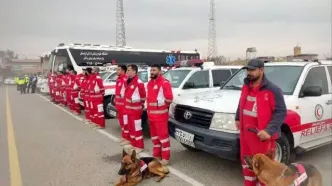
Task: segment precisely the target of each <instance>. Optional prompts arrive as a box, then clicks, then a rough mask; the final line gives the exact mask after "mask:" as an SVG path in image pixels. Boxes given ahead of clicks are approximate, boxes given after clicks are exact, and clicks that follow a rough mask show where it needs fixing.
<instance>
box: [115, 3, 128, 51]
mask: <svg viewBox="0 0 332 186" xmlns="http://www.w3.org/2000/svg"><path fill="white" fill-rule="evenodd" d="M116 46H122V47H124V46H126V28H125V22H124V10H123V0H117V1H116Z"/></svg>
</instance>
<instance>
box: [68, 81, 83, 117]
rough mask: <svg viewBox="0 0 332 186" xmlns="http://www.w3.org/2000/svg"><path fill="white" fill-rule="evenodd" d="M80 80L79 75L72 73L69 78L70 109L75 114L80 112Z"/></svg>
mask: <svg viewBox="0 0 332 186" xmlns="http://www.w3.org/2000/svg"><path fill="white" fill-rule="evenodd" d="M80 86H81V81H80V76H79V75H72V79H71V84H70V87H71V92H70V97H71V107H70V109H71V110H72V111H73V112H75V113H76V114H81V105H80V103H79V101H78V93H79V91H80Z"/></svg>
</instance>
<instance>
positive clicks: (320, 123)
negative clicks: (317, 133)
mask: <svg viewBox="0 0 332 186" xmlns="http://www.w3.org/2000/svg"><path fill="white" fill-rule="evenodd" d="M316 126H317V127H318V126H319V127H320V128H322V127H327V129H328V128H329V129H330V130H331V129H332V118H329V119H326V120H321V121H315V122H310V123H304V124H302V125H297V126H293V127H292V126H291V130H292V132H293V133H294V132H300V131H303V130H306V129H310V128H313V127H316Z"/></svg>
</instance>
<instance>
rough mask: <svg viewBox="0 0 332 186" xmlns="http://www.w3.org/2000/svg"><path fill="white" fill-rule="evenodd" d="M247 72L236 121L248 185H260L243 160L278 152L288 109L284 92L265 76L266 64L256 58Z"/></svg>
mask: <svg viewBox="0 0 332 186" xmlns="http://www.w3.org/2000/svg"><path fill="white" fill-rule="evenodd" d="M244 69H246V70H247V74H248V75H247V78H245V79H244V85H243V87H242V93H241V97H240V101H239V106H238V109H237V112H236V116H235V121H236V126H237V128H238V129H239V130H240V151H241V161H242V167H243V174H244V185H245V186H256V184H258V180H257V178H256V176H255V173H254V172H252V171H251V170H249V169H248V166H247V165H246V163H245V162H244V159H243V158H244V156H246V155H255V154H257V153H262V154H267V153H268V152H269V151H271V152H273V153H274V152H275V140H276V139H277V138H278V136H279V135H280V130H281V125H282V124H283V122H284V120H285V118H286V114H287V109H286V105H285V101H284V96H283V93H282V91H281V89H280V88H279V87H277V86H276V85H274V84H273V83H271V82H270V81H269V80H268V79H267V78H266V77H265V75H264V62H263V61H261V60H258V59H252V60H250V61H249V62H248V65H247V66H246V67H244ZM258 118H259V119H258ZM260 185H263V184H262V183H260Z"/></svg>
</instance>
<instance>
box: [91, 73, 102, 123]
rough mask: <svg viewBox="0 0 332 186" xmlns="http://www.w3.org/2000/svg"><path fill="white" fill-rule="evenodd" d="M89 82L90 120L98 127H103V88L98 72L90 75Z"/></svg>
mask: <svg viewBox="0 0 332 186" xmlns="http://www.w3.org/2000/svg"><path fill="white" fill-rule="evenodd" d="M91 82H92V83H90V86H89V90H90V95H91V103H92V106H91V107H92V109H91V110H92V113H91V114H93V116H92V122H94V123H95V124H97V125H98V126H99V127H100V128H105V115H104V94H105V88H104V84H103V79H101V77H100V75H99V74H98V73H96V74H93V75H91Z"/></svg>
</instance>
